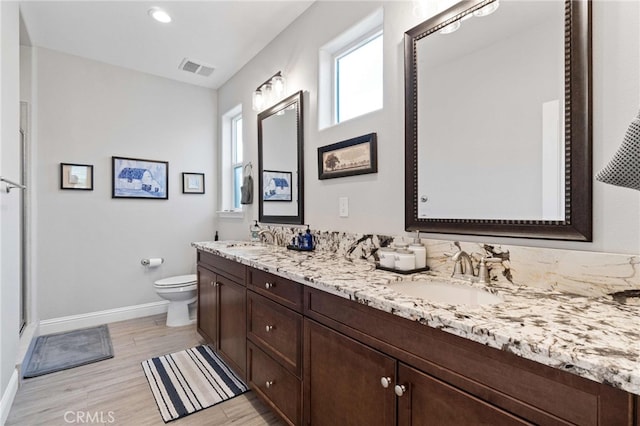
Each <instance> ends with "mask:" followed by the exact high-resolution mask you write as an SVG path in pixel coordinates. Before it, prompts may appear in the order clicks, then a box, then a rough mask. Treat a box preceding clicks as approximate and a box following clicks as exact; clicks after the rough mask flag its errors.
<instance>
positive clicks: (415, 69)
mask: <svg viewBox="0 0 640 426" xmlns="http://www.w3.org/2000/svg"><path fill="white" fill-rule="evenodd" d="M496 5H499V7H498V8H497V10H496V11H495V12H494V13H492V14H490V15H487V16H485V15H484V14H483V11H486V10H488V9H489V8H495V6H496ZM453 27H459V28H458V29H457V31H455V32H449V31H448V30H450V29H452V28H453ZM591 115H592V108H591V4H590V1H588V0H575V1H571V0H567V1H564V2H563V1H549V2H545V1H535V0H534V1H524V0H523V1H511V2H506V1H502V2H500V3H498V0H495V1H494V0H484V1H478V0H464V1H461V2H460V3H457V4H456V5H455V6H453V7H451V8H449V9H447V10H445V11H444V12H442V13H440V14H438V15H437V16H434V17H433V18H431V19H428V20H427V21H425V22H423V23H421V24H419V25H417V26H416V27H414V28H412V29H411V30H409V31H407V32H406V33H405V202H406V205H405V229H406V230H407V231H416V230H419V231H423V232H432V233H452V234H470V235H492V236H505V237H524V238H541V239H559V240H578V241H591V238H592V229H591V228H592V194H591V191H592V161H591V158H592V129H591V126H592V124H591Z"/></svg>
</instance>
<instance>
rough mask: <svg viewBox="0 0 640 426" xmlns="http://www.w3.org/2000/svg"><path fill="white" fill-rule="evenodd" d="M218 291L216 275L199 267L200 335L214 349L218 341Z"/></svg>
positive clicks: (198, 324)
mask: <svg viewBox="0 0 640 426" xmlns="http://www.w3.org/2000/svg"><path fill="white" fill-rule="evenodd" d="M217 312H218V290H217V288H216V274H215V273H214V272H211V271H210V270H208V269H205V268H203V267H201V266H198V312H197V329H198V333H199V334H200V335H201V336H202V337H203V338H204V339H205V340H206V341H207V342H208V343H211V344H212V345H213V346H214V347H215V346H216V345H217V339H218V331H217V330H218V314H217Z"/></svg>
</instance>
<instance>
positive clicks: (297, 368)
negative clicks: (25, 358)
mask: <svg viewBox="0 0 640 426" xmlns="http://www.w3.org/2000/svg"><path fill="white" fill-rule="evenodd" d="M247 296H248V297H247V309H248V320H249V324H248V328H247V331H248V337H249V339H251V341H253V343H255V344H256V345H258V346H260V348H262V349H263V350H264V351H265V352H267V353H268V354H269V355H271V356H272V357H274V358H276V359H277V360H278V361H279V362H280V363H281V364H282V365H283V366H284V367H286V368H287V369H288V370H289V371H291V372H292V373H293V374H295V375H296V376H298V377H301V374H302V371H301V364H302V363H301V359H302V350H301V347H302V315H300V314H298V313H296V312H294V311H292V310H290V309H287V308H285V307H283V306H281V305H279V304H277V303H274V302H272V301H270V300H269V299H267V298H265V297H262V296H260V295H258V294H256V293H253V292H251V291H249V292H247Z"/></svg>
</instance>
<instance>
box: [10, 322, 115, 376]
mask: <svg viewBox="0 0 640 426" xmlns="http://www.w3.org/2000/svg"><path fill="white" fill-rule="evenodd" d="M27 358H28V361H27V362H26V363H25V364H26V367H25V368H24V370H23V371H24V373H23V377H24V378H25V379H28V378H30V377H36V376H42V375H43V374H49V373H53V372H55V371H60V370H66V369H68V368H73V367H78V366H80V365H85V364H90V363H92V362H96V361H102V360H104V359H108V358H113V347H112V346H111V336H110V335H109V328H108V327H107V326H106V325H100V326H98V327H91V328H83V329H80V330H73V331H67V332H64V333H55V334H48V335H46V336H39V337H38V338H37V339H36V342H35V344H34V345H33V347H32V348H31V350H30V355H29V356H28V357H27Z"/></svg>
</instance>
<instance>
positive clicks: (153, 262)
mask: <svg viewBox="0 0 640 426" xmlns="http://www.w3.org/2000/svg"><path fill="white" fill-rule="evenodd" d="M140 263H141V264H142V266H150V267H153V266H159V265H162V264H163V263H164V257H152V258H150V259H142V260H141V261H140Z"/></svg>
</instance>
